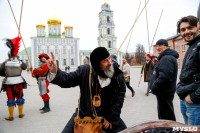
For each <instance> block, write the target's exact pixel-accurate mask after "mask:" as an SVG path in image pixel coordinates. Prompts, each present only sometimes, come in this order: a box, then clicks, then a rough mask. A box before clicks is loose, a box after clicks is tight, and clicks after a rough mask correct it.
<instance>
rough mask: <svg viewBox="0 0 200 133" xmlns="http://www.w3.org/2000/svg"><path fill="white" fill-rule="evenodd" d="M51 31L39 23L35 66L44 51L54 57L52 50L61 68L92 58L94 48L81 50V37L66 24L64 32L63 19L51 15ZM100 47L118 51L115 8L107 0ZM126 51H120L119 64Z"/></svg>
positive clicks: (34, 42)
mask: <svg viewBox="0 0 200 133" xmlns="http://www.w3.org/2000/svg"><path fill="white" fill-rule="evenodd" d="M47 24H48V34H47V35H46V33H45V27H46V26H45V25H44V24H38V25H36V28H37V36H36V37H31V48H29V49H31V50H29V51H31V53H29V55H31V62H32V65H33V67H34V68H35V67H38V66H39V63H40V62H39V60H38V55H39V54H41V53H47V54H48V55H49V56H50V52H51V51H53V53H54V55H55V57H56V60H57V63H58V65H59V67H60V68H61V69H64V68H65V67H66V66H70V67H77V66H79V65H82V64H83V60H84V59H87V61H88V63H89V61H90V59H89V57H90V54H91V52H92V50H80V51H79V38H74V37H73V27H72V26H64V29H65V31H64V32H63V33H62V34H61V20H60V19H59V18H57V17H55V16H54V17H51V18H49V19H48V22H47ZM98 31H99V34H98V37H97V42H98V47H105V48H107V49H108V51H109V52H110V54H116V52H117V46H116V40H117V37H116V36H115V24H114V20H113V11H112V10H111V9H110V5H109V4H108V3H107V2H106V1H104V4H103V5H102V6H101V11H100V13H99V24H98ZM19 56H20V57H21V59H22V60H23V61H25V62H26V63H28V58H27V56H26V55H25V52H24V51H22V52H20V53H19ZM122 57H123V52H121V51H119V52H118V53H117V59H118V63H119V64H121V63H122Z"/></svg>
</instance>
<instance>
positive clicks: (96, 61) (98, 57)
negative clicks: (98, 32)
mask: <svg viewBox="0 0 200 133" xmlns="http://www.w3.org/2000/svg"><path fill="white" fill-rule="evenodd" d="M109 56H110V53H109V52H108V51H107V49H106V48H105V47H97V48H95V49H94V50H93V51H92V53H91V55H90V62H91V64H92V67H93V69H94V70H95V72H96V73H97V75H99V76H100V77H102V78H107V76H106V75H105V74H104V72H103V71H102V70H101V69H100V61H102V60H104V59H106V58H108V57H109Z"/></svg>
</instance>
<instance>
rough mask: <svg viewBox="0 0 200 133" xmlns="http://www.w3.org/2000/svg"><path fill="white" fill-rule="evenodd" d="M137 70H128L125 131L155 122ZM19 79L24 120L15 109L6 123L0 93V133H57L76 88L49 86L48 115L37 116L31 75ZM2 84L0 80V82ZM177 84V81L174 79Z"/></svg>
mask: <svg viewBox="0 0 200 133" xmlns="http://www.w3.org/2000/svg"><path fill="white" fill-rule="evenodd" d="M140 71H141V68H131V82H130V84H131V86H132V87H133V89H134V90H135V92H136V93H135V96H134V97H131V91H130V90H128V89H127V92H126V97H125V101H124V105H123V108H122V113H121V118H122V119H123V120H124V122H125V123H126V125H127V127H130V126H133V125H136V124H140V123H142V122H147V121H152V120H158V117H157V101H156V98H155V96H154V95H152V94H151V93H150V95H149V96H146V95H145V93H146V89H147V83H145V82H143V78H142V80H141V83H140V86H139V87H138V82H139V79H140ZM23 76H24V78H25V79H26V81H27V82H28V84H29V85H30V86H28V88H27V89H25V90H24V99H25V105H24V114H25V117H24V118H22V119H20V118H19V117H18V108H17V107H15V111H14V121H6V120H4V118H5V117H7V116H8V108H7V96H6V93H5V92H1V93H0V133H60V132H61V131H62V130H63V129H64V127H65V125H66V124H67V122H68V120H69V119H70V117H71V116H72V114H73V113H74V111H75V108H76V107H77V105H78V98H79V87H74V88H60V87H59V86H56V85H53V84H50V86H49V89H50V93H49V95H50V108H51V111H50V112H48V113H45V114H41V113H40V111H39V109H40V108H42V107H43V101H42V99H41V97H40V96H39V90H38V86H37V82H36V79H34V78H32V77H31V73H27V72H26V71H24V72H23ZM0 79H1V81H2V79H3V78H2V77H1V78H0ZM177 80H179V78H178V79H177ZM179 101H180V100H179V98H178V96H177V95H175V98H174V109H175V115H176V119H177V121H178V122H181V123H183V118H182V115H181V112H180V105H179Z"/></svg>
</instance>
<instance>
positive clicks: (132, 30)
mask: <svg viewBox="0 0 200 133" xmlns="http://www.w3.org/2000/svg"><path fill="white" fill-rule="evenodd" d="M140 5H141V1H140V4H139V7H138V10H137V14H136V17H135V20H136V18H137V16H138V12H139V9H140ZM132 34H133V29H132V30H131V34H130V38H129V41H128V45H127V48H126V52H125V55H124V58H126V53H127V50H128V47H129V44H130V40H131V36H132Z"/></svg>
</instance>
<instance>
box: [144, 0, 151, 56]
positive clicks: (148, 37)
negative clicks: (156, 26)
mask: <svg viewBox="0 0 200 133" xmlns="http://www.w3.org/2000/svg"><path fill="white" fill-rule="evenodd" d="M145 3H146V0H145ZM145 11H146V22H147V35H148V44H149V54H150V47H151V46H150V41H149V24H148V17H147V7H146V6H145Z"/></svg>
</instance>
